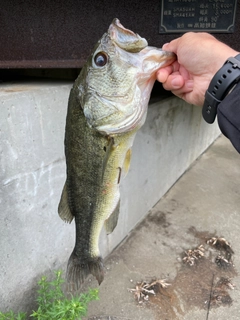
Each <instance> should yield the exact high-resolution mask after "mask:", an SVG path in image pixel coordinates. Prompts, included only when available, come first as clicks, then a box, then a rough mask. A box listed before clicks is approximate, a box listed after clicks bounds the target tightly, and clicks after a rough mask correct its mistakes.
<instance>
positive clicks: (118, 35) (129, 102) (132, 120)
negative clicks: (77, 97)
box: [84, 19, 176, 135]
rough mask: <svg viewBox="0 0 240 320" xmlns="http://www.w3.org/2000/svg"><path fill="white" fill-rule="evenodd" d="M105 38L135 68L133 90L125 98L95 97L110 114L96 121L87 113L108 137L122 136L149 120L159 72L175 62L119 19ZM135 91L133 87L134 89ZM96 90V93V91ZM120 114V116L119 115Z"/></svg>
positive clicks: (92, 123) (172, 57)
mask: <svg viewBox="0 0 240 320" xmlns="http://www.w3.org/2000/svg"><path fill="white" fill-rule="evenodd" d="M106 37H107V38H108V39H109V40H110V42H111V43H113V44H114V47H115V55H118V56H119V57H121V58H122V60H123V61H125V63H126V64H127V65H129V66H130V67H133V68H134V70H135V71H134V72H135V73H134V75H132V78H133V79H132V81H131V90H129V92H130V91H131V92H134V94H133V93H129V94H128V93H127V92H126V94H125V96H117V95H116V94H115V95H112V96H107V95H104V94H98V93H97V92H96V91H95V90H94V89H93V88H92V89H93V90H91V94H92V95H94V97H95V99H97V100H98V101H99V102H101V104H104V105H106V106H107V107H108V110H109V112H108V114H107V115H104V116H102V117H98V118H97V119H95V120H93V119H91V115H90V114H89V117H88V115H87V111H86V113H85V112H84V113H85V116H86V118H87V119H88V123H89V125H90V126H91V127H93V128H94V129H96V130H97V131H99V132H100V133H102V134H105V135H114V134H122V133H126V132H129V131H132V130H134V129H135V128H136V129H138V128H140V127H141V126H142V125H143V123H144V122H145V119H146V114H147V108H148V102H149V99H150V94H151V90H152V87H153V84H154V82H155V80H156V71H157V70H158V69H159V68H161V67H165V66H167V65H170V64H171V63H172V62H173V61H174V60H176V55H175V54H174V53H172V52H168V51H164V50H162V49H159V48H155V47H151V46H148V43H147V40H146V39H144V38H142V37H140V36H139V35H138V34H136V33H134V32H133V31H131V30H129V29H126V28H124V27H123V25H122V24H121V23H120V21H119V20H118V19H114V20H113V22H112V24H111V25H110V27H109V29H108V33H107V34H106ZM132 88H134V89H133V90H132ZM94 91H95V92H94ZM116 115H117V116H116Z"/></svg>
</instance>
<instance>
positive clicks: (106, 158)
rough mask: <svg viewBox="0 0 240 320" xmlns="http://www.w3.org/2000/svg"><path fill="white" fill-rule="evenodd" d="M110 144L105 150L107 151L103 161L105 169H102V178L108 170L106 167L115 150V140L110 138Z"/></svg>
mask: <svg viewBox="0 0 240 320" xmlns="http://www.w3.org/2000/svg"><path fill="white" fill-rule="evenodd" d="M107 139H108V143H107V146H105V147H104V150H105V152H106V153H105V157H104V160H103V168H102V177H103V176H104V172H105V170H106V167H107V163H108V160H109V158H110V156H111V153H112V151H113V150H114V138H113V137H108V138H107Z"/></svg>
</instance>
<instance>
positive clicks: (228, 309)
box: [87, 136, 240, 320]
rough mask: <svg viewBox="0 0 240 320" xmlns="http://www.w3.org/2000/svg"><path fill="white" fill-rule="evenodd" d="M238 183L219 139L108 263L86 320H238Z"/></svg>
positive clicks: (233, 157)
mask: <svg viewBox="0 0 240 320" xmlns="http://www.w3.org/2000/svg"><path fill="white" fill-rule="evenodd" d="M164 170H171V168H165V169H164ZM239 185H240V155H239V154H238V153H237V151H235V149H234V148H233V147H232V145H231V143H230V142H229V141H228V140H227V139H226V138H225V137H223V136H221V137H220V138H218V139H217V140H216V141H215V143H214V144H213V145H212V146H211V147H210V148H209V149H208V150H207V151H206V152H205V153H204V154H203V155H202V156H201V157H200V158H199V159H198V160H197V161H195V162H194V163H193V165H192V166H191V168H189V170H188V171H187V172H186V173H185V174H184V175H183V176H182V177H181V178H180V179H179V180H178V181H177V182H176V183H175V185H174V186H173V187H172V188H171V189H170V190H169V191H168V193H167V194H166V195H165V196H164V197H163V198H162V199H161V200H160V201H159V202H158V203H157V204H156V206H155V207H154V208H153V209H152V210H151V211H150V212H149V214H148V216H147V217H146V218H145V219H144V220H143V221H142V222H141V223H140V224H139V225H138V226H137V227H136V228H135V229H134V230H133V231H132V232H131V233H130V235H129V236H128V237H127V238H126V240H125V241H124V242H123V243H122V244H121V245H120V246H119V247H118V248H117V249H115V250H114V252H113V253H112V254H111V255H110V256H109V257H108V258H107V259H106V261H105V279H104V281H103V283H102V284H101V286H100V289H99V296H100V299H99V301H94V302H92V303H91V304H90V306H89V312H88V318H87V319H89V320H97V319H99V320H143V319H144V320H146V319H150V320H151V319H161V320H172V319H180V320H181V319H186V320H188V319H189V320H190V319H191V320H195V319H196V320H201V319H208V320H223V319H224V320H225V319H231V320H235V319H240V278H239V272H240V241H239V232H240V187H239ZM88 284H90V285H91V286H93V287H96V286H97V282H96V281H95V280H93V278H90V279H89V280H88Z"/></svg>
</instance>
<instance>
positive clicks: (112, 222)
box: [105, 200, 120, 234]
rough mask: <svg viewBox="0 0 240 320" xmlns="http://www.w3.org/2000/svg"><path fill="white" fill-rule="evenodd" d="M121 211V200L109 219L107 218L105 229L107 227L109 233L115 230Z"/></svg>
mask: <svg viewBox="0 0 240 320" xmlns="http://www.w3.org/2000/svg"><path fill="white" fill-rule="evenodd" d="M119 211H120V200H119V201H118V204H117V206H116V208H115V210H114V211H113V213H112V214H111V215H110V216H109V217H108V219H107V220H105V229H106V232H107V234H110V233H112V232H113V230H114V229H115V228H116V226H117V222H118V216H119Z"/></svg>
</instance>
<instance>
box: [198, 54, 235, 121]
mask: <svg viewBox="0 0 240 320" xmlns="http://www.w3.org/2000/svg"><path fill="white" fill-rule="evenodd" d="M239 80H240V54H238V55H237V56H236V57H235V58H233V57H231V58H229V59H227V61H226V62H225V63H224V65H223V66H222V68H221V69H219V70H218V72H217V73H216V74H215V76H214V77H213V79H212V81H211V82H210V85H209V87H208V89H207V91H206V94H205V101H204V105H203V109H202V115H203V118H204V120H205V121H207V122H208V123H213V122H214V120H215V118H216V115H217V108H218V105H219V103H220V102H222V100H223V99H224V98H225V97H226V95H227V94H228V93H230V91H231V90H232V89H233V88H234V86H235V85H236V84H237V83H238V81H239Z"/></svg>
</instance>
